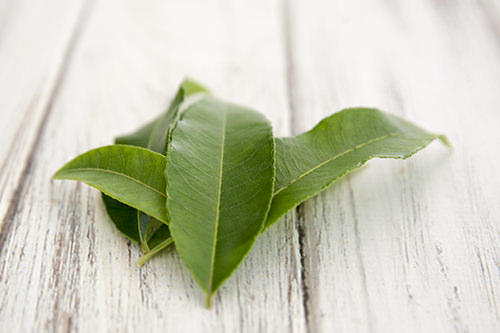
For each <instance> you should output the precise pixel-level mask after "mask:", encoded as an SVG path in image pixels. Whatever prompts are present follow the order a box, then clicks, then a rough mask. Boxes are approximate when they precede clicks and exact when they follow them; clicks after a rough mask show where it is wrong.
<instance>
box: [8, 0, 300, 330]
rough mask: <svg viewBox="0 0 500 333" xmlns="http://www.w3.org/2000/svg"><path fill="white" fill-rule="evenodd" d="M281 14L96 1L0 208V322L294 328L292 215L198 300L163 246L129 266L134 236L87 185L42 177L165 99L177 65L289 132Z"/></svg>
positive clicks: (209, 5)
mask: <svg viewBox="0 0 500 333" xmlns="http://www.w3.org/2000/svg"><path fill="white" fill-rule="evenodd" d="M281 14H282V11H281V6H280V3H279V2H278V1H272V2H270V1H254V2H251V3H248V2H225V3H220V2H216V1H206V2H203V1H196V2H192V1H191V2H175V3H172V2H164V1H147V2H144V1H136V2H127V3H125V2H123V1H106V2H97V3H96V5H95V7H94V8H92V9H91V12H90V14H89V19H88V21H87V22H86V23H83V26H81V27H80V29H81V31H82V34H81V39H80V41H79V42H77V44H76V45H75V50H74V52H73V55H72V57H71V59H69V60H68V61H69V62H70V63H69V65H68V70H67V71H66V75H65V77H64V82H63V84H62V85H61V87H60V89H59V93H58V94H57V98H55V100H54V102H53V105H52V111H51V112H50V115H49V117H48V119H47V121H46V123H45V124H44V127H43V129H42V133H41V135H40V139H39V140H38V142H36V143H35V146H34V147H35V148H34V149H33V157H32V161H31V163H30V165H29V166H28V169H27V171H26V172H25V176H26V177H27V179H25V180H24V182H25V183H26V186H25V187H23V188H22V193H19V196H20V197H21V199H20V200H19V204H18V205H17V206H16V209H15V214H12V216H10V215H8V216H7V219H10V220H8V221H6V220H5V219H4V221H3V223H4V224H5V223H6V222H7V223H10V224H11V225H12V227H11V230H10V233H9V234H8V235H7V237H6V238H5V244H4V250H3V252H2V262H1V265H2V266H1V271H0V272H1V273H0V274H1V275H0V289H1V290H2V295H1V296H0V304H1V310H0V327H1V328H2V329H1V330H11V331H22V330H25V331H33V330H34V331H39V330H50V331H52V330H54V331H64V330H66V329H69V330H79V331H83V332H88V331H109V330H111V331H123V330H127V331H131V332H141V331H153V332H155V331H160V330H161V331H175V332H180V331H185V332H193V331H194V332H202V331H222V330H225V331H243V332H256V331H270V332H271V331H273V332H280V331H301V330H303V327H304V315H303V307H302V301H301V296H302V293H301V290H300V288H299V284H300V281H299V280H300V258H299V253H298V247H297V244H298V243H297V235H296V234H295V233H294V230H293V228H292V227H291V225H290V222H286V223H281V224H280V225H279V226H276V228H273V230H270V231H269V232H268V233H266V235H263V236H262V237H261V239H260V240H259V241H258V243H257V244H256V246H255V248H254V249H253V251H252V252H251V254H250V256H249V257H248V258H247V260H245V262H244V263H243V264H242V266H241V267H240V269H239V270H238V272H237V273H236V274H235V275H234V276H233V277H231V278H230V279H229V280H228V281H227V282H226V283H225V285H224V286H223V287H222V288H221V290H220V291H219V293H218V294H217V296H216V297H215V299H214V308H213V309H212V310H211V311H208V310H207V309H205V308H204V306H203V293H202V291H201V289H200V288H199V287H198V286H197V284H196V283H195V281H194V280H193V278H192V277H191V275H190V274H189V272H188V271H187V269H186V268H185V267H184V265H183V264H182V262H181V261H180V259H179V257H178V255H177V254H176V253H175V252H174V251H168V250H167V251H165V253H163V254H161V255H160V256H158V257H157V258H154V259H153V260H152V261H151V262H149V263H148V264H147V265H146V266H145V267H143V268H142V269H138V268H137V267H136V266H135V261H136V260H137V259H138V258H139V256H140V251H139V249H138V248H136V247H135V246H132V245H131V244H128V243H127V242H126V241H125V240H124V239H123V237H121V236H120V235H119V234H118V232H117V231H116V230H114V229H113V227H112V225H111V224H110V223H109V222H108V220H107V216H106V214H105V211H104V209H103V206H102V203H101V200H100V198H99V194H98V192H97V191H95V190H92V189H89V188H88V187H86V186H83V185H80V184H76V183H71V182H60V181H52V182H51V181H50V177H51V175H52V174H53V173H54V172H55V170H56V169H57V168H58V167H60V166H61V165H62V164H63V163H64V162H65V161H67V160H68V159H70V158H72V157H73V156H75V155H76V154H79V153H82V152H84V151H86V150H88V149H90V148H93V147H97V146H102V145H106V144H109V143H111V142H112V139H113V137H114V136H116V135H118V134H122V133H124V132H127V131H131V130H133V129H135V127H136V126H137V125H138V124H141V123H142V122H144V121H146V120H149V119H151V118H153V117H154V116H156V115H157V114H158V113H160V112H161V111H163V109H164V108H165V107H166V105H167V103H168V100H169V99H170V98H171V97H172V94H173V92H174V91H175V89H176V88H177V85H178V84H179V83H180V82H181V80H182V78H183V77H184V76H185V75H190V76H192V77H194V78H196V79H198V80H200V81H201V82H204V83H206V84H207V85H208V86H209V87H213V88H214V90H215V93H217V94H218V95H219V96H221V97H226V98H227V99H228V100H231V101H234V102H237V103H241V104H245V105H249V106H252V107H254V108H256V109H259V110H262V112H264V113H265V114H266V115H267V116H268V117H269V118H270V119H271V120H272V121H273V124H274V125H275V127H276V130H277V133H278V134H287V133H288V130H289V127H288V124H289V116H288V111H287V107H288V104H287V99H286V98H287V96H286V80H285V77H286V76H285V62H284V59H285V57H284V56H283V48H282V38H281V33H282V30H281V28H282V26H281ZM256 22H258V24H255V23H256ZM263 50H265V52H263ZM292 224H293V222H292ZM270 314H272V319H271V317H270Z"/></svg>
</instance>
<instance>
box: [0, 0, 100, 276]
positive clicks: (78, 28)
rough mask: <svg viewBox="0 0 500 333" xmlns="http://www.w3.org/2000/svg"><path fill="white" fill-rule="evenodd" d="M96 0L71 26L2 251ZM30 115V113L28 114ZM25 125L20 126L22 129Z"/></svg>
mask: <svg viewBox="0 0 500 333" xmlns="http://www.w3.org/2000/svg"><path fill="white" fill-rule="evenodd" d="M94 2H95V1H94V0H89V1H85V2H84V3H83V5H82V6H81V8H80V10H79V13H78V14H77V16H76V19H75V22H74V25H73V27H72V28H71V33H70V38H69V40H68V43H67V45H66V47H65V48H64V50H63V56H62V58H61V62H60V64H59V65H58V66H57V69H56V73H55V80H54V81H53V84H52V87H50V90H49V91H50V93H49V97H48V99H47V103H46V105H45V106H43V113H42V117H41V121H40V125H39V126H38V128H37V129H36V135H35V139H34V141H33V145H32V146H31V149H30V151H29V154H28V158H27V162H26V164H25V165H24V168H23V171H22V172H21V175H20V177H19V183H18V185H17V187H16V189H15V191H14V195H13V196H12V198H11V202H10V203H9V206H8V208H7V211H6V213H5V216H4V218H3V220H2V224H1V225H0V227H1V229H0V253H2V252H3V248H4V246H5V243H6V241H7V238H8V235H9V234H10V232H11V230H12V226H13V224H14V219H15V216H16V213H17V211H18V207H19V204H20V202H21V198H22V194H23V192H24V191H25V189H26V187H27V184H28V179H29V175H30V173H31V169H32V167H33V161H34V157H35V153H36V151H37V150H38V145H39V142H41V138H42V136H43V134H44V133H45V127H46V124H47V122H48V119H49V117H50V114H51V111H52V109H53V106H54V102H55V100H56V99H57V96H58V95H59V92H60V90H61V87H62V86H63V83H64V79H65V78H66V73H67V71H68V68H69V64H70V63H71V59H72V57H73V53H74V50H75V47H76V45H77V43H78V41H79V40H80V37H81V35H82V30H83V26H84V25H85V24H86V22H87V21H88V18H89V16H90V12H91V9H92V8H93V7H94ZM28 116H29V115H28ZM22 129H23V127H22V126H21V127H20V130H22ZM4 264H5V263H2V267H0V280H1V278H2V275H3V266H4Z"/></svg>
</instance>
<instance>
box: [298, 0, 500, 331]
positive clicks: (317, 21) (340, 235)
mask: <svg viewBox="0 0 500 333" xmlns="http://www.w3.org/2000/svg"><path fill="white" fill-rule="evenodd" d="M289 15H290V21H291V22H293V24H292V25H291V27H290V29H291V36H292V38H291V48H290V49H291V56H292V61H293V66H292V68H293V76H292V86H293V90H294V94H293V105H294V106H293V108H292V109H293V110H294V119H295V121H294V124H293V130H294V131H295V132H300V131H303V130H305V129H307V128H310V127H311V126H312V125H313V124H315V123H316V122H317V121H318V120H319V119H320V118H322V117H323V116H325V115H327V114H329V113H331V112H332V111H335V110H338V109H340V108H343V107H346V106H355V105H368V106H376V107H379V108H382V109H386V110H388V111H390V112H393V113H395V114H399V115H401V116H404V117H406V118H408V119H411V120H413V121H415V122H416V123H418V124H421V125H422V126H423V127H425V128H427V129H430V130H435V131H443V132H444V133H446V134H448V135H449V137H450V139H451V142H452V143H453V145H454V147H455V149H454V152H452V153H449V152H448V151H446V149H444V148H443V147H442V146H440V145H439V144H436V143H435V144H433V145H431V146H430V147H429V148H428V149H426V150H425V151H423V152H421V153H419V154H418V155H417V156H415V157H414V158H412V159H411V160H408V161H373V162H370V165H369V167H367V168H365V169H364V170H363V171H360V172H359V173H358V174H357V175H356V176H355V177H352V178H351V177H349V178H348V179H345V180H343V181H341V182H340V183H339V184H337V185H336V186H334V187H333V188H332V189H330V190H328V191H326V192H325V193H324V194H321V195H320V196H319V197H317V198H316V199H313V200H310V201H308V202H306V203H305V204H304V205H303V207H301V209H300V210H299V220H300V225H301V229H300V230H302V232H301V237H300V241H301V244H303V247H302V248H301V252H302V253H303V258H304V262H305V267H304V272H305V280H304V288H305V290H306V292H307V294H306V296H305V297H306V299H307V304H306V312H307V314H308V317H307V327H308V328H309V331H311V332H336V331H341V332H342V331H343V332H349V331H363V332H364V331H376V332H400V331H405V332H406V331H416V332H449V331H459V332H466V331H473V332H493V331H498V330H500V312H499V307H498V304H499V302H500V296H499V295H498V288H499V286H500V284H499V283H500V276H499V274H498V257H499V255H500V243H499V238H500V233H499V225H498V218H497V217H496V216H498V213H499V205H498V198H499V197H500V187H499V186H498V185H499V181H500V177H499V176H498V172H497V171H498V170H500V159H499V158H498V156H497V154H496V153H495V151H496V150H498V144H499V143H500V137H499V134H498V133H499V131H498V126H499V124H500V113H499V112H498V105H500V94H499V93H498V92H499V91H500V72H499V70H500V56H499V55H500V53H499V52H500V48H499V47H500V43H499V42H500V40H499V39H498V36H499V35H498V31H499V30H498V22H500V21H499V19H500V12H499V11H498V7H496V10H495V6H493V5H492V6H489V5H487V4H486V2H485V3H484V6H483V7H481V6H479V5H478V3H476V2H467V1H454V2H447V1H444V2H443V1H419V2H411V3H410V2H405V3H404V4H403V3H400V2H387V1H376V2H369V1H351V2H340V1H339V2H336V1H301V0H297V1H293V4H292V5H291V6H290V11H289Z"/></svg>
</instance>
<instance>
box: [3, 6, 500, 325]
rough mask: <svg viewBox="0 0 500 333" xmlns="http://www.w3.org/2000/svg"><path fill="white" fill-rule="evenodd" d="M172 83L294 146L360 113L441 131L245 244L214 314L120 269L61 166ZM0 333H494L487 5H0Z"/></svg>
mask: <svg viewBox="0 0 500 333" xmlns="http://www.w3.org/2000/svg"><path fill="white" fill-rule="evenodd" d="M185 76H190V77H193V78H196V79H197V80H199V81H201V82H203V83H205V84H206V85H207V86H209V87H212V89H213V91H214V93H215V94H216V95H218V96H220V97H222V98H224V99H226V100H230V101H234V102H237V103H240V104H243V105H248V106H250V107H253V108H255V109H258V110H260V111H261V112H263V113H265V114H266V115H267V116H268V117H269V118H270V119H271V120H272V122H273V125H274V127H275V132H276V134H277V135H290V134H298V133H301V132H302V131H304V130H307V129H309V128H311V127H312V126H313V125H314V124H315V123H317V122H318V121H319V120H320V119H321V118H323V117H324V116H326V115H329V114H331V113H333V112H335V111H338V110H340V109H342V108H344V107H348V106H374V107H378V108H381V109H384V110H386V111H388V112H391V113H394V114H397V115H399V116H403V117H405V118H407V119H409V120H411V121H414V122H415V123H417V124H419V125H421V126H422V127H424V128H426V129H428V130H431V131H435V132H442V133H445V134H447V135H448V137H449V138H450V140H451V142H452V144H453V146H454V149H453V150H452V151H451V150H449V149H447V148H445V147H444V146H443V145H442V144H440V143H437V142H436V143H433V144H432V145H431V146H429V147H428V148H427V149H425V150H424V151H422V152H421V153H419V154H417V155H416V156H415V157H413V158H411V159H410V160H407V161H393V160H373V161H371V162H370V163H369V165H368V166H367V167H365V168H363V169H362V170H361V171H359V172H356V174H354V175H353V176H352V177H351V176H349V177H346V178H344V179H343V180H341V181H339V182H338V183H337V184H336V185H334V186H333V187H331V188H330V189H328V190H327V191H325V192H323V193H322V194H320V195H319V196H317V197H316V198H314V199H311V200H308V201H307V202H305V203H304V204H303V205H301V206H300V207H299V208H298V209H297V210H296V211H294V212H293V213H290V214H288V215H287V216H286V217H285V218H284V219H283V220H282V221H281V222H279V223H278V224H277V225H276V226H274V227H272V228H271V229H270V230H268V231H267V232H266V233H265V234H264V235H263V236H261V237H260V238H259V240H258V241H257V243H256V245H255V247H254V248H253V250H252V251H251V253H250V255H249V256H248V258H246V260H245V261H244V262H243V264H242V265H241V266H240V267H239V269H238V270H237V271H236V273H235V274H234V275H233V276H232V277H231V278H230V279H229V280H228V281H227V282H226V283H225V284H224V285H223V287H222V288H221V289H220V291H219V292H218V293H217V295H216V297H215V299H214V307H213V308H212V309H211V310H207V309H205V308H204V306H203V294H202V292H201V289H200V288H199V287H198V285H197V284H196V283H195V281H194V280H193V278H192V277H191V275H190V273H189V272H188V270H187V269H186V268H185V267H184V265H183V263H182V262H181V260H180V258H179V256H178V255H177V254H176V252H175V250H174V249H169V250H166V251H164V252H163V253H161V254H160V255H159V256H157V257H155V258H154V259H153V260H152V261H151V262H149V263H148V264H147V265H146V266H144V267H143V268H142V269H139V268H137V267H136V265H135V262H136V260H137V259H138V258H139V257H140V251H139V249H138V248H137V247H136V246H135V245H133V244H131V243H130V242H127V241H126V240H125V239H124V238H123V237H121V235H120V234H119V233H118V232H117V231H116V230H115V229H114V227H113V226H112V224H111V223H110V222H109V220H108V217H107V215H106V213H105V210H104V208H103V205H102V202H101V200H100V195H99V193H98V191H96V190H94V189H92V188H90V187H88V186H85V185H83V184H79V183H76V182H69V181H64V182H63V181H52V180H51V176H52V175H53V173H54V172H55V171H56V170H57V169H58V168H59V167H60V166H61V165H63V163H64V162H66V161H68V160H69V159H71V158H73V157H74V156H76V155H77V154H80V153H83V152H85V151H87V150H89V149H91V148H95V147H99V146H103V145H107V144H110V143H111V142H112V140H113V138H114V137H115V136H117V135H119V134H123V133H126V132H130V131H132V130H134V129H136V128H137V126H138V125H139V124H142V123H143V122H145V121H147V120H150V119H152V118H154V117H155V116H156V115H158V114H159V113H160V112H162V111H163V110H164V109H165V107H166V105H167V104H168V102H169V100H170V99H171V98H172V95H173V93H174V92H175V89H176V87H177V85H178V84H179V83H180V82H181V80H182V79H183V78H184V77H185ZM0 92H1V98H0V114H1V122H0V134H1V140H2V141H1V145H0V164H1V166H2V167H1V170H0V198H1V199H0V227H1V229H0V230H1V231H0V331H1V332H43V331H47V332H52V331H55V332H64V331H72V332H77V331H78V332H116V331H119V332H124V331H128V332H160V331H161V332H454V331H457V332H495V331H496V332H498V331H500V295H499V294H498V293H499V287H500V217H499V216H500V176H499V174H500V3H499V2H498V1H497V0H489V1H488V0H477V1H467V0H454V1H437V0H419V1H382V0H375V1H368V0H354V1H340V0H307V1H306V0H290V1H285V0H283V1H280V0H254V1H243V0H218V1H217V0H213V1H212V0H211V1H208V0H204V1H202V0H199V1H195V0H185V1H165V0H142V1H139V0H129V1H123V0H108V1H83V0H74V1H68V0H45V1H35V0H10V1H8V0H2V1H0Z"/></svg>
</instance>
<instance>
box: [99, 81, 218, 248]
mask: <svg viewBox="0 0 500 333" xmlns="http://www.w3.org/2000/svg"><path fill="white" fill-rule="evenodd" d="M200 93H208V90H207V89H206V88H205V87H203V86H202V85H200V84H198V83H197V82H195V81H193V80H190V79H186V80H184V81H183V82H182V83H181V85H180V87H179V89H178V91H177V93H176V95H175V97H174V99H173V100H172V102H171V103H170V106H169V107H168V109H167V111H166V112H165V113H164V114H162V115H161V116H160V117H158V118H156V119H155V120H153V121H151V122H150V123H148V124H146V125H145V126H143V127H141V128H139V129H138V130H137V131H135V132H134V133H131V134H128V135H123V136H119V137H117V138H116V139H115V143H116V144H125V145H132V146H139V147H143V148H148V149H151V150H152V151H155V152H157V153H161V154H165V150H166V146H167V144H168V134H169V131H170V128H171V125H172V124H173V123H174V121H175V120H176V119H177V117H178V113H179V111H180V108H181V106H182V104H183V103H184V101H185V100H186V99H187V98H188V97H190V96H192V95H195V94H200ZM103 201H104V205H105V206H106V210H107V212H108V215H109V217H110V218H111V220H112V222H113V223H114V224H115V226H116V227H117V228H118V230H119V231H120V232H121V233H122V234H123V235H124V236H126V237H127V238H129V239H131V240H133V241H135V242H137V243H139V244H140V245H141V248H142V250H143V252H145V253H146V252H148V251H149V250H150V248H154V247H156V246H158V244H159V243H162V242H164V241H166V240H167V239H168V238H170V232H169V231H168V227H167V226H166V225H160V224H159V223H160V222H159V221H158V220H156V219H151V217H150V216H149V215H147V214H145V213H142V212H140V213H137V210H135V209H132V208H130V207H128V206H127V205H125V204H122V203H120V202H119V201H116V200H114V199H112V198H109V197H107V198H106V196H103ZM110 206H111V207H110ZM160 229H161V230H160ZM156 232H157V235H156V236H155V238H154V240H151V241H150V238H151V237H152V236H153V235H154V234H155V233H156ZM163 238H164V239H163ZM151 242H152V244H150V243H151Z"/></svg>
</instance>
